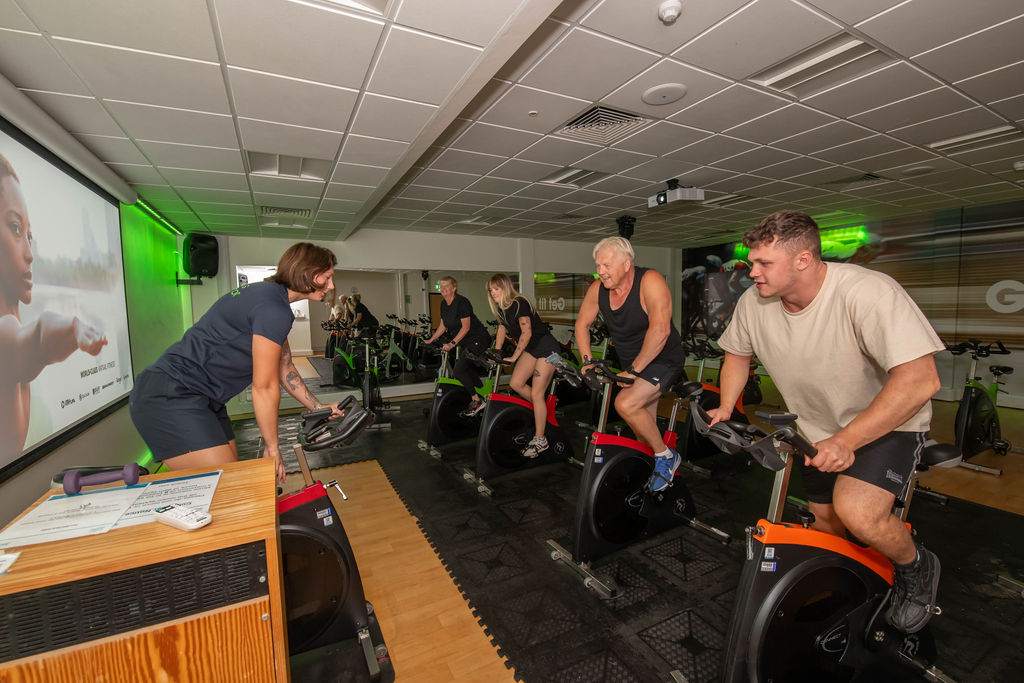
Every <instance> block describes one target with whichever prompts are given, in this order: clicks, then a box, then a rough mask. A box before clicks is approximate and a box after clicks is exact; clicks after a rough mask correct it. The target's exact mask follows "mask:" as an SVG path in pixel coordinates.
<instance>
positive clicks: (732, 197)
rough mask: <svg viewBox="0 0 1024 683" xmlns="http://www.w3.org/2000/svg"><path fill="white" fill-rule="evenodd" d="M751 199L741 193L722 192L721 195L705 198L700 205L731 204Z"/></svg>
mask: <svg viewBox="0 0 1024 683" xmlns="http://www.w3.org/2000/svg"><path fill="white" fill-rule="evenodd" d="M750 199H752V197H747V196H744V195H742V194H723V195H722V196H721V197H715V198H714V199H707V200H705V201H703V202H701V205H702V206H717V207H722V206H732V205H733V204H739V203H740V202H745V201H748V200H750Z"/></svg>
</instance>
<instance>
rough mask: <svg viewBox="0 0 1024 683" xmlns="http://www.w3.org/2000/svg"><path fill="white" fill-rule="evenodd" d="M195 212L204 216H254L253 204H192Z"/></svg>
mask: <svg viewBox="0 0 1024 683" xmlns="http://www.w3.org/2000/svg"><path fill="white" fill-rule="evenodd" d="M189 206H191V207H192V208H193V209H194V210H195V211H198V212H200V213H203V214H206V213H208V214H211V215H216V214H224V215H228V216H252V215H254V213H253V208H252V204H215V203H211V202H191V203H190V204H189Z"/></svg>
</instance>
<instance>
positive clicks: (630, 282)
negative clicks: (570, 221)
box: [576, 237, 685, 491]
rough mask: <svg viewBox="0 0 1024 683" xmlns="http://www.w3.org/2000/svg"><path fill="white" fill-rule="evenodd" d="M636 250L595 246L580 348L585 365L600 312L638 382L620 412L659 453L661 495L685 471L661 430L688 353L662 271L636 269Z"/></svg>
mask: <svg viewBox="0 0 1024 683" xmlns="http://www.w3.org/2000/svg"><path fill="white" fill-rule="evenodd" d="M634 258H635V256H634V253H633V246H632V245H631V244H630V243H629V241H628V240H626V239H624V238H622V237H608V238H606V239H603V240H601V241H600V242H598V243H597V245H596V246H595V247H594V262H595V264H596V265H597V274H598V276H599V278H600V279H599V280H598V281H596V282H594V284H592V285H591V286H590V289H588V290H587V294H586V296H585V297H584V299H583V305H582V306H581V307H580V312H579V316H578V317H577V318H576V344H577V346H578V348H579V350H580V353H581V354H582V355H583V360H584V366H586V364H587V361H589V359H590V324H591V323H592V322H594V320H595V319H596V318H597V314H598V312H600V313H601V316H602V317H603V318H604V321H605V324H606V325H608V332H609V333H610V335H611V338H612V342H614V343H615V350H616V351H617V352H618V354H619V361H620V362H621V363H622V364H623V365H625V366H626V368H625V370H624V371H623V372H622V373H620V376H622V377H631V378H635V380H636V381H634V382H633V384H631V385H629V386H627V387H625V388H624V389H622V391H620V392H619V395H618V396H617V397H616V399H615V409H616V410H617V411H618V412H619V415H621V416H622V418H623V419H624V420H625V421H626V424H628V425H629V427H630V429H632V430H633V433H634V434H635V435H636V437H637V439H639V440H640V441H641V442H643V443H644V444H647V445H648V446H650V447H651V449H652V450H653V451H654V456H655V457H654V473H653V474H651V478H650V480H649V481H648V482H647V486H648V487H649V488H650V489H651V490H652V491H661V490H662V489H664V488H665V487H667V486H668V485H669V483H671V481H672V477H673V476H674V475H675V471H676V469H677V468H678V467H679V464H680V458H679V454H678V453H676V452H675V451H674V450H672V449H671V448H669V447H668V446H666V445H665V442H664V441H663V440H662V436H661V432H660V431H659V430H658V423H657V421H656V419H657V411H658V399H659V398H660V397H661V395H662V394H664V393H665V392H667V391H668V390H669V388H670V387H671V386H672V385H673V384H674V383H675V381H676V380H677V379H679V377H680V376H681V375H682V373H683V363H684V361H685V355H684V353H683V349H682V346H681V344H680V338H679V331H678V330H676V328H675V325H673V324H672V294H671V292H670V290H669V288H668V283H666V282H665V278H664V277H663V276H662V275H661V273H659V272H657V271H655V270H651V269H649V268H641V267H639V266H634V265H633V260H634Z"/></svg>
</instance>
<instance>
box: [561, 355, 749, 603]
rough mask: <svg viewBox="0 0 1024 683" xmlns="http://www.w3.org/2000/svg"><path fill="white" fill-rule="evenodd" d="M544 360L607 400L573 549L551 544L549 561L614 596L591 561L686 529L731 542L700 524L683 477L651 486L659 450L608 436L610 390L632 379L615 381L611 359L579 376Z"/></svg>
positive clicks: (587, 468) (671, 430)
mask: <svg viewBox="0 0 1024 683" xmlns="http://www.w3.org/2000/svg"><path fill="white" fill-rule="evenodd" d="M547 361H548V362H549V363H551V364H552V365H554V366H555V369H556V372H558V374H559V375H561V376H562V377H563V378H565V380H566V381H568V382H569V383H574V382H579V383H585V384H586V385H587V386H588V387H589V388H590V390H591V391H594V392H597V393H601V396H602V399H601V415H600V419H599V420H598V425H597V429H596V431H594V433H593V434H591V435H590V439H589V441H588V443H587V454H586V457H585V458H584V464H583V477H582V479H581V480H580V493H579V498H578V499H577V501H576V515H575V517H574V519H573V524H572V529H571V534H572V552H571V553H570V552H569V551H567V550H566V549H565V548H563V547H562V546H561V545H559V544H558V543H557V542H555V541H554V540H550V539H549V540H548V541H546V544H545V545H546V546H547V549H548V551H549V553H550V555H551V559H553V560H556V561H559V562H563V563H565V564H566V565H567V566H569V567H570V568H571V569H573V570H574V571H575V572H576V573H577V574H578V575H579V576H580V578H582V579H583V585H584V586H586V587H587V588H593V589H594V590H596V591H597V592H598V593H599V594H601V595H602V596H603V597H606V598H612V597H615V595H617V594H618V587H617V586H615V584H614V582H613V581H610V580H608V579H605V578H602V577H599V576H598V575H596V574H595V573H594V572H592V571H591V569H590V563H591V562H593V561H594V560H597V559H600V558H602V557H604V556H605V555H608V554H609V553H611V552H614V551H616V550H619V549H620V548H623V547H625V546H627V545H629V544H630V543H633V542H634V541H637V540H639V539H641V538H644V537H646V536H652V535H654V534H657V533H660V532H662V531H666V530H668V529H671V528H673V527H675V526H678V525H680V524H688V525H689V526H691V527H693V528H695V529H697V530H699V531H702V532H704V533H707V534H708V535H710V536H712V537H713V538H716V539H717V540H719V541H721V542H722V543H728V542H729V536H728V534H726V533H725V532H723V531H721V530H719V529H716V528H714V527H712V526H709V525H707V524H705V523H703V522H700V521H699V520H697V519H696V516H695V514H696V508H695V506H694V502H693V497H692V496H691V495H690V491H689V489H687V488H686V484H684V483H683V481H682V479H681V478H680V477H678V476H675V477H674V478H673V480H672V482H671V483H670V484H669V485H668V486H667V487H666V488H664V489H662V490H661V491H657V492H655V491H651V490H649V489H648V488H647V481H648V480H649V479H650V478H651V473H652V472H653V471H654V460H653V458H654V451H653V450H652V449H651V447H650V446H647V445H645V444H643V443H641V442H639V441H637V440H635V439H628V438H626V437H624V436H618V435H615V434H607V433H605V428H606V426H607V418H608V409H609V406H610V404H611V396H612V387H613V386H614V385H615V384H617V383H621V384H631V383H632V381H633V380H632V379H631V378H624V377H618V376H617V375H616V374H615V373H614V371H613V370H612V369H611V363H610V362H609V361H606V360H595V361H591V363H593V367H592V368H590V369H589V370H587V372H585V373H582V374H581V373H580V372H579V371H578V370H576V369H575V368H573V367H572V366H571V365H569V364H568V363H566V362H565V361H564V360H563V359H562V358H561V357H560V356H559V355H558V354H557V353H553V354H551V355H550V356H548V358H547ZM678 395H679V396H680V398H677V399H676V400H677V402H682V401H685V400H686V399H685V398H683V397H682V396H683V394H681V393H680V394H678ZM675 415H676V411H673V413H672V418H671V419H670V421H669V425H668V428H667V430H666V431H665V436H664V440H665V443H666V444H668V445H669V446H670V447H671V446H672V445H673V444H674V443H675V441H676V433H675Z"/></svg>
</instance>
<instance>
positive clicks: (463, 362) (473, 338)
mask: <svg viewBox="0 0 1024 683" xmlns="http://www.w3.org/2000/svg"><path fill="white" fill-rule="evenodd" d="M437 284H438V287H439V288H440V290H441V324H440V325H438V326H437V329H436V330H434V334H432V335H431V337H430V339H428V340H427V341H426V343H427V344H429V343H431V342H433V341H434V340H435V339H437V338H438V337H440V336H441V335H442V334H444V333H445V332H449V333H450V334H451V335H452V341H450V342H448V343H446V344H445V345H444V346H442V347H441V349H442V350H443V351H451V350H452V349H454V348H455V347H456V346H459V347H461V348H462V349H463V350H465V351H471V352H473V353H477V354H478V353H482V352H483V351H486V350H487V348H488V347H489V346H490V345H491V335H490V334H488V333H487V330H486V329H485V328H484V326H483V323H481V322H480V319H479V318H477V317H476V316H475V315H474V314H473V304H471V303H469V299H467V298H466V297H464V296H462V295H461V294H457V293H456V291H457V289H458V282H457V281H456V280H455V278H453V277H452V276H451V275H446V276H444V277H443V278H441V279H440V280H439V281H438V283H437ZM453 374H454V375H455V379H457V380H459V382H461V383H462V386H464V387H465V388H466V391H468V392H469V393H470V394H471V395H472V396H473V401H472V402H471V403H470V404H469V407H468V408H466V410H464V411H462V414H463V415H464V416H466V417H470V416H472V415H476V414H477V413H479V412H480V411H481V410H483V409H484V402H483V400H482V399H481V398H480V395H479V394H477V393H476V388H477V387H480V386H483V382H482V381H481V380H480V373H479V372H478V371H477V368H476V365H475V364H474V363H473V361H471V360H469V359H468V358H466V356H465V354H463V355H462V356H461V357H460V358H459V359H458V360H457V361H455V372H454V373H453Z"/></svg>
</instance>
